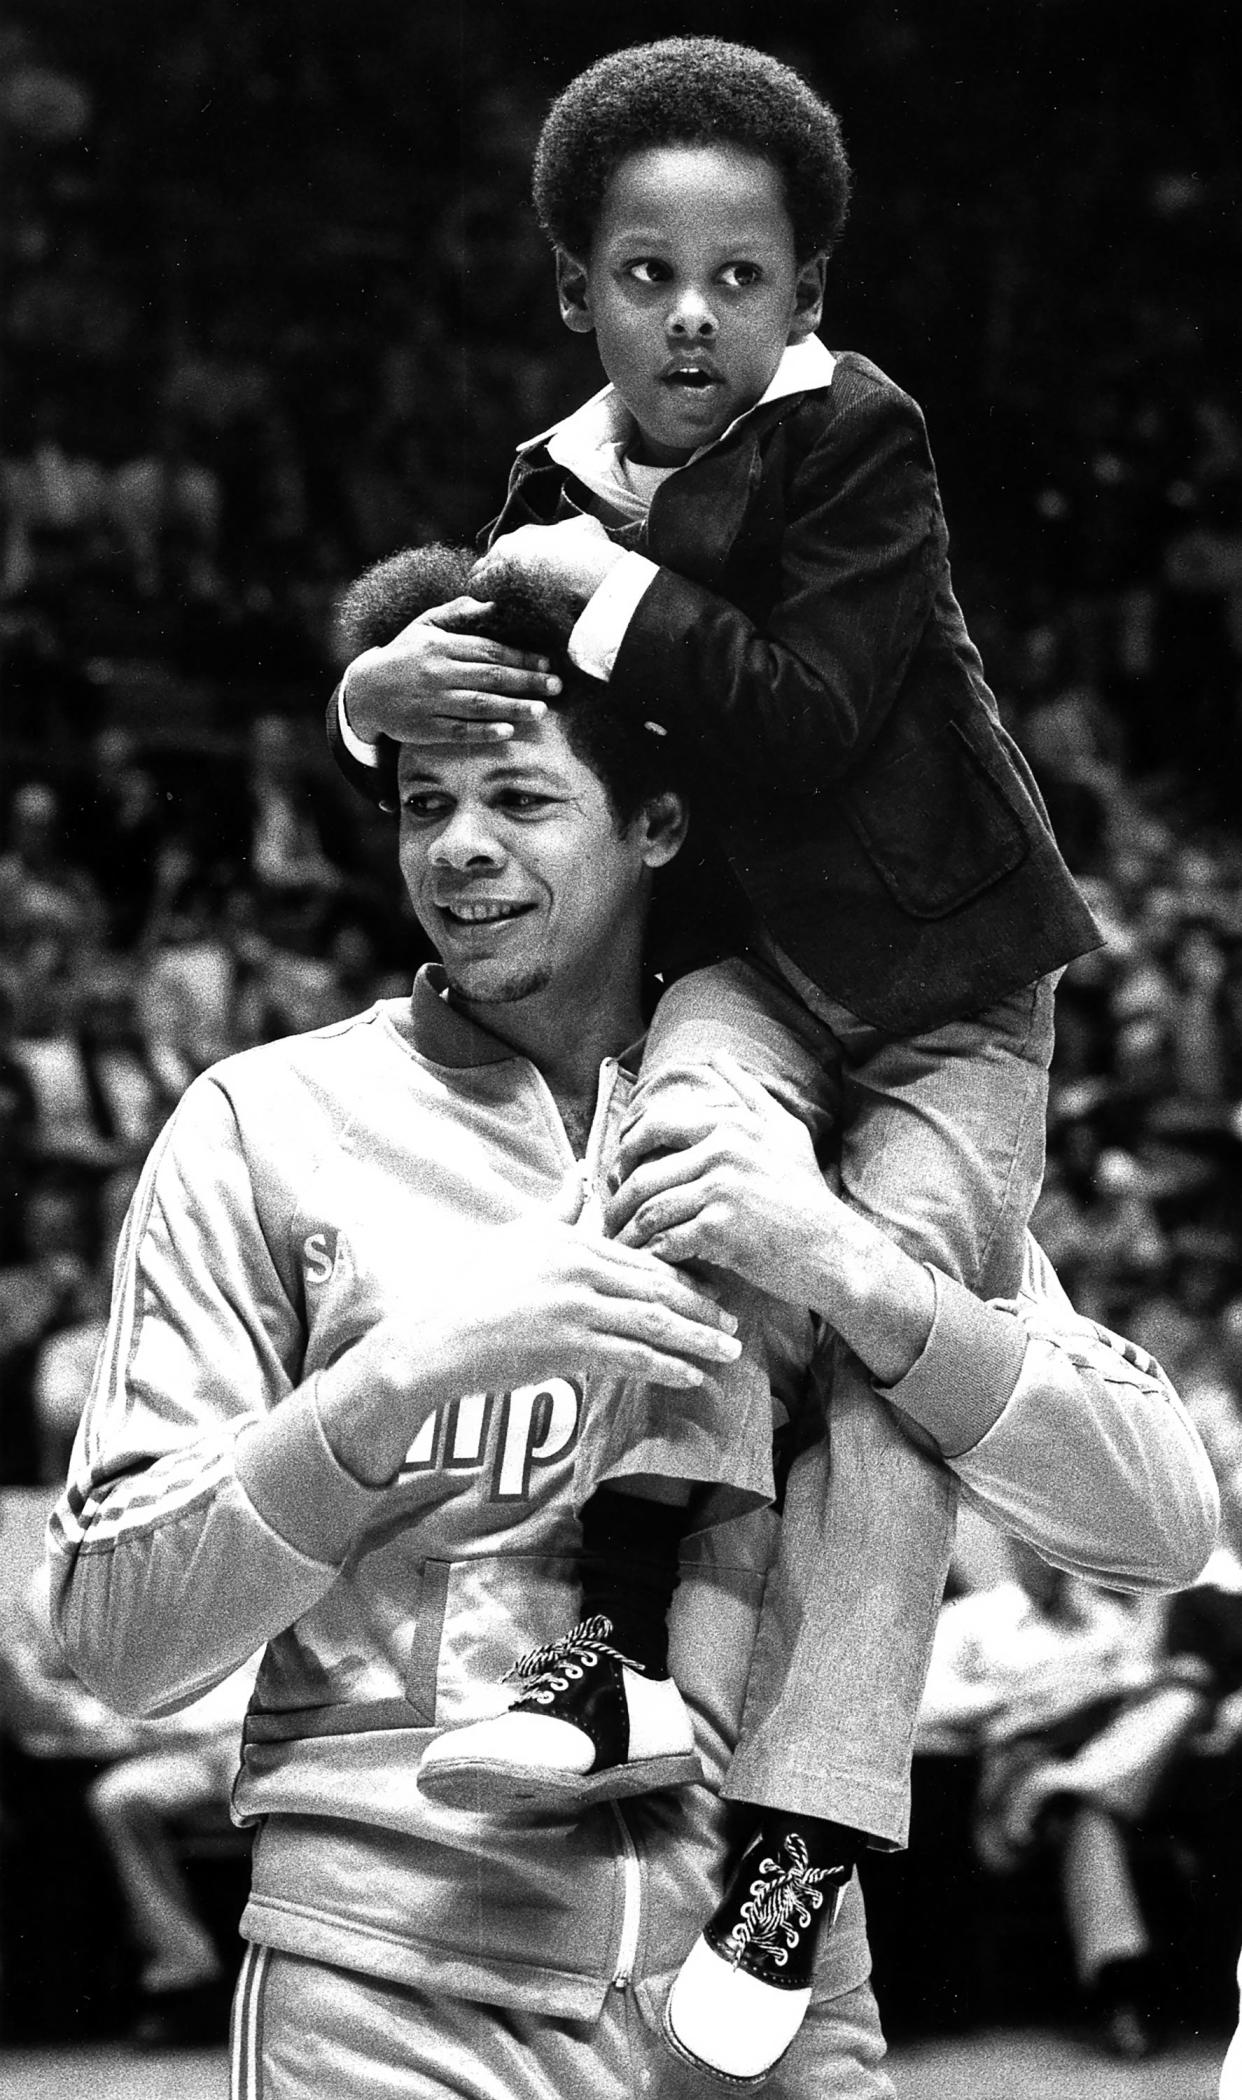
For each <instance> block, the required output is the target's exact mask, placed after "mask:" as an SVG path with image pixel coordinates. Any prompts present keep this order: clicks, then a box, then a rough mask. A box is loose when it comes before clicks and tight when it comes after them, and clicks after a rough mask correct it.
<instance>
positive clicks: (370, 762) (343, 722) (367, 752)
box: [336, 671, 380, 771]
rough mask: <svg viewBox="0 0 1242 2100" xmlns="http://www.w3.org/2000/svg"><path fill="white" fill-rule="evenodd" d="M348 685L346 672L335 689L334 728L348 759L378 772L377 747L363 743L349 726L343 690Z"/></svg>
mask: <svg viewBox="0 0 1242 2100" xmlns="http://www.w3.org/2000/svg"><path fill="white" fill-rule="evenodd" d="M348 684H349V672H348V671H346V673H345V676H344V677H343V678H342V680H341V682H340V684H339V685H338V687H337V689H336V726H337V728H338V729H339V730H340V732H341V742H342V744H343V745H344V746H345V749H346V750H347V751H348V753H349V755H350V757H351V758H356V759H357V761H358V764H359V765H360V766H373V767H374V768H375V769H376V770H377V771H378V769H379V765H380V753H379V745H378V744H367V743H364V742H363V740H362V738H361V737H360V736H356V735H355V733H354V731H353V730H352V729H351V728H350V726H349V716H348V715H347V714H346V712H345V688H346V686H347V685H348Z"/></svg>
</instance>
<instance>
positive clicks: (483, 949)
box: [398, 713, 680, 1011]
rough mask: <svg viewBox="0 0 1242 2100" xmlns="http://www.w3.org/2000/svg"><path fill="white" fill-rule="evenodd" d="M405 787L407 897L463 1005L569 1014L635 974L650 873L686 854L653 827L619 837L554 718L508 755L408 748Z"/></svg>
mask: <svg viewBox="0 0 1242 2100" xmlns="http://www.w3.org/2000/svg"><path fill="white" fill-rule="evenodd" d="M398 787H399V795H400V807H401V844H400V856H401V872H402V875H403V876H404V878H405V886H406V889H407V890H408V892H409V896H410V901H411V903H412V905H413V907H414V911H415V915H416V916H417V918H418V922H419V924H420V925H421V926H422V928H423V930H424V932H425V933H426V934H427V936H428V938H429V939H430V941H431V943H432V945H433V947H434V948H435V950H436V952H437V954H438V955H439V957H440V960H441V962H442V963H443V965H444V969H445V973H446V975H447V978H448V982H449V984H450V986H451V988H452V989H453V991H454V992H456V993H457V995H458V997H459V998H461V999H463V1000H465V1001H467V1002H468V1003H470V1004H471V1005H479V1006H493V1005H511V1004H513V1003H515V1002H518V1001H521V1000H528V999H534V998H536V997H538V995H540V994H541V993H544V992H548V991H551V992H553V993H554V994H555V995H556V998H557V1001H558V1002H559V1001H560V1000H562V999H563V1000H565V1001H566V1002H567V1003H568V1007H569V1009H570V1010H571V1011H572V1009H573V1007H574V1006H575V1005H577V1004H578V1003H579V1002H581V1001H582V1000H584V999H591V1000H598V998H599V997H600V996H601V994H602V993H603V992H605V991H606V990H607V988H608V987H609V985H610V984H612V983H614V982H618V983H619V982H620V981H621V980H622V979H623V978H624V976H625V972H626V968H627V965H628V963H629V962H630V961H631V960H632V961H633V962H634V964H635V965H636V963H637V958H638V957H639V956H640V954H641V947H642V935H643V922H644V917H645V906H646V898H647V887H648V871H649V869H650V868H652V867H654V866H657V865H659V863H660V861H661V860H663V859H667V858H671V856H672V853H673V852H675V851H676V843H672V844H669V843H668V840H667V839H664V840H663V841H662V842H661V841H658V840H657V839H656V838H655V836H654V832H653V827H652V822H651V819H650V817H649V815H648V814H646V813H645V814H643V815H640V816H639V817H638V818H637V819H636V820H635V821H634V823H633V824H632V825H630V826H629V827H628V828H627V829H626V830H624V831H622V830H620V829H619V828H618V825H617V820H616V818H615V817H614V815H613V811H612V806H611V804H610V802H609V800H608V797H607V795H606V793H605V791H604V787H603V784H602V782H601V781H600V780H599V779H598V778H597V776H596V775H595V774H594V773H593V772H592V771H591V769H590V768H589V766H586V765H584V764H583V762H582V760H581V759H580V758H578V757H577V756H576V755H575V753H574V752H573V751H572V750H571V749H570V746H569V744H568V742H567V741H566V738H565V733H564V730H563V728H562V726H561V724H560V722H559V721H558V720H557V717H556V715H555V713H549V714H548V715H546V716H544V717H543V719H542V720H541V721H539V722H538V723H536V724H534V725H532V726H531V728H530V730H529V731H528V732H525V733H524V734H523V735H522V736H521V737H520V738H519V737H515V738H514V739H513V740H512V742H511V743H508V744H505V745H503V746H501V747H497V746H494V745H493V746H478V747H473V748H472V747H469V746H463V747H460V748H458V747H456V746H450V745H444V744H437V745H414V744H407V745H405V746H403V748H402V751H401V757H400V765H399V770H398ZM653 807H654V806H653ZM677 837H678V839H679V838H680V830H679V831H678V833H677Z"/></svg>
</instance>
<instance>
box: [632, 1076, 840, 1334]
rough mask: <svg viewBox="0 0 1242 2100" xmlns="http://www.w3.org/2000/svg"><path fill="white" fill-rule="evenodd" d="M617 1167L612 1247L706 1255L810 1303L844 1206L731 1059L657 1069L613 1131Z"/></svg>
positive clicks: (795, 1301)
mask: <svg viewBox="0 0 1242 2100" xmlns="http://www.w3.org/2000/svg"><path fill="white" fill-rule="evenodd" d="M709 1071H710V1081H709V1079H708V1077H707V1074H708V1073H709ZM617 1166H618V1170H619V1172H620V1173H621V1174H622V1175H623V1176H624V1177H625V1179H624V1180H623V1182H622V1185H621V1187H620V1188H619V1190H618V1191H617V1193H616V1195H615V1196H613V1198H612V1200H611V1202H610V1203H609V1205H608V1209H607V1211H606V1213H605V1225H606V1228H607V1230H608V1231H609V1232H610V1233H611V1234H613V1235H615V1237H616V1239H617V1241H618V1242H619V1244H620V1245H621V1246H625V1247H642V1248H645V1249H646V1250H647V1251H648V1252H649V1253H652V1254H658V1255H659V1256H660V1257H661V1258H662V1259H663V1260H664V1261H670V1262H710V1263H712V1264H714V1265H715V1266H717V1267H719V1268H724V1269H730V1270H732V1271H733V1273H734V1275H737V1276H743V1277H745V1278H746V1279H747V1281H748V1282H750V1283H754V1284H757V1285H758V1286H759V1288H760V1289H761V1290H765V1291H768V1292H770V1293H771V1295H772V1296H773V1297H776V1298H783V1299H784V1300H785V1301H786V1302H787V1303H788V1304H791V1305H798V1306H811V1305H813V1304H814V1303H815V1288H816V1286H817V1284H819V1283H820V1282H822V1260H821V1259H820V1258H819V1257H820V1251H821V1249H822V1247H823V1245H824V1243H825V1241H826V1239H827V1238H828V1237H829V1235H830V1233H831V1229H832V1225H833V1221H834V1214H835V1213H836V1212H839V1211H841V1210H842V1208H843V1206H842V1205H841V1203H840V1202H839V1199H838V1198H837V1197H836V1196H834V1195H833V1194H832V1193H831V1191H830V1190H829V1189H828V1188H827V1187H826V1186H825V1183H824V1179H823V1176H822V1174H821V1172H820V1168H819V1165H818V1163H817V1161H816V1158H815V1152H814V1148H813V1146H812V1144H811V1139H810V1135H809V1133H808V1132H807V1130H806V1129H805V1128H804V1126H803V1125H802V1124H801V1123H800V1122H798V1120H797V1118H796V1117H794V1116H791V1115H790V1114H789V1113H788V1111H787V1110H786V1109H784V1108H782V1107H781V1106H780V1104H779V1103H778V1102H776V1101H774V1100H773V1099H772V1097H771V1095H770V1094H768V1093H766V1092H765V1090H764V1089H763V1087H761V1086H760V1084H759V1082H758V1080H756V1079H752V1078H751V1076H750V1074H749V1073H748V1072H746V1071H744V1070H743V1068H742V1067H741V1065H739V1064H738V1063H737V1062H736V1061H735V1060H734V1059H733V1058H731V1057H726V1056H725V1055H723V1054H722V1055H720V1056H719V1057H716V1058H713V1059H712V1061H711V1065H710V1068H709V1067H702V1068H699V1070H698V1071H697V1073H696V1075H695V1081H694V1084H693V1085H692V1086H689V1087H683V1086H680V1085H678V1083H677V1075H676V1074H675V1073H670V1074H668V1075H667V1076H665V1075H662V1076H661V1080H660V1082H658V1083H657V1086H656V1088H655V1089H654V1090H653V1094H652V1098H651V1104H650V1106H649V1107H647V1108H646V1109H644V1110H642V1111H641V1112H640V1113H639V1114H638V1115H636V1116H635V1117H634V1118H633V1119H632V1120H631V1121H630V1122H629V1123H628V1124H627V1126H626V1128H625V1130H624V1131H623V1133H622V1138H621V1143H620V1146H619V1147H618V1155H617ZM808 1255H810V1256H811V1257H812V1259H810V1260H808V1259H807V1256H808Z"/></svg>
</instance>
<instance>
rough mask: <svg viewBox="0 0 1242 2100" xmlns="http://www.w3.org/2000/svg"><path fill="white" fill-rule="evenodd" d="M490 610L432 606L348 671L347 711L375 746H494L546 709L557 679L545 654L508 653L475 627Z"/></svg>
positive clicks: (455, 603) (476, 603) (474, 605)
mask: <svg viewBox="0 0 1242 2100" xmlns="http://www.w3.org/2000/svg"><path fill="white" fill-rule="evenodd" d="M491 610H492V608H491V606H490V605H488V604H486V603H484V602H481V601H480V600H479V599H477V598H453V599H450V600H449V602H448V603H447V604H446V605H433V606H431V607H430V608H429V609H428V611H426V612H425V613H420V614H419V616H418V618H417V619H416V620H411V622H410V624H409V626H408V627H403V628H402V630H401V632H400V634H398V635H396V636H395V637H394V638H393V640H392V641H391V642H387V643H385V644H384V646H383V647H382V648H375V649H365V650H364V651H363V653H362V655H361V656H356V657H355V658H354V660H353V662H352V663H351V664H350V666H349V669H348V670H347V671H346V673H345V695H344V697H345V714H346V717H347V719H348V722H349V726H350V728H351V729H352V731H353V732H354V735H355V736H357V737H360V738H361V739H362V740H363V741H364V742H366V743H371V744H373V743H374V742H375V741H376V739H377V737H381V736H387V737H391V738H392V739H393V741H394V743H398V744H404V743H426V742H432V741H436V740H442V741H444V742H448V743H470V744H475V743H498V742H503V741H504V740H505V739H507V738H509V737H512V735H513V734H514V731H515V729H517V728H520V727H521V726H522V725H523V724H524V723H529V722H532V721H535V720H537V719H538V717H539V716H540V715H542V714H544V713H545V712H546V705H547V697H548V695H550V694H555V693H559V691H560V689H561V682H560V679H559V678H556V677H554V676H553V675H552V673H551V666H550V664H549V662H548V659H547V657H545V656H540V655H539V654H538V653H537V652H535V651H532V650H529V649H511V648H509V647H507V645H506V644H505V643H503V642H494V641H491V640H490V639H489V638H488V637H487V636H486V635H482V634H479V633H478V632H477V631H476V630H477V628H478V625H479V621H480V619H482V618H484V617H485V616H486V614H487V613H489V612H490V611H491Z"/></svg>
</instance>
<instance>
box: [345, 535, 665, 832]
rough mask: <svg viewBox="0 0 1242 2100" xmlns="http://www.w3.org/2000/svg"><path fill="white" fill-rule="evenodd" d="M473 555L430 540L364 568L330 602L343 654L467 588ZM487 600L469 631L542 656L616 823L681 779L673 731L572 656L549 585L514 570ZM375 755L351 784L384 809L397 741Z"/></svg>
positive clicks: (561, 711) (570, 733) (573, 745)
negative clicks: (644, 716)
mask: <svg viewBox="0 0 1242 2100" xmlns="http://www.w3.org/2000/svg"><path fill="white" fill-rule="evenodd" d="M477 561H478V556H477V555H476V554H475V553H474V552H473V551H472V550H471V549H470V548H469V547H453V546H448V545H443V544H436V545H431V546H423V547H404V548H402V550H401V551H400V553H398V554H392V555H389V556H388V558H387V559H386V560H384V561H379V562H376V563H374V564H373V566H372V567H371V568H369V569H366V570H364V572H363V574H362V575H361V576H359V577H357V578H355V580H354V582H353V583H351V584H350V585H349V586H348V588H347V589H346V590H345V591H344V593H343V594H342V596H341V597H340V599H339V600H338V602H337V605H336V608H335V618H334V640H335V643H336V648H337V652H338V654H339V657H340V659H341V661H342V662H345V661H348V660H350V659H352V658H353V657H355V656H360V655H361V654H362V651H363V650H364V649H376V648H383V647H384V646H385V644H386V643H388V642H391V641H393V640H395V638H396V637H397V635H399V634H400V633H401V631H402V629H403V628H405V627H408V626H409V624H410V622H411V620H416V619H418V618H419V616H420V615H421V614H422V613H425V612H430V611H431V609H432V607H433V606H437V605H447V604H448V603H449V601H450V600H451V599H454V598H472V597H474V596H475V595H476V593H475V589H474V587H473V574H474V570H475V567H476V564H477ZM489 603H490V610H489V611H488V612H487V614H486V615H485V617H484V618H483V620H482V621H481V623H480V625H479V626H478V628H477V629H476V630H475V631H476V632H477V633H480V634H485V635H487V636H488V637H489V638H490V639H491V640H492V641H497V642H506V643H508V644H509V645H510V646H511V647H513V648H515V649H528V650H533V651H537V652H539V653H541V654H546V655H547V656H548V658H549V659H550V661H551V663H552V667H553V669H554V670H555V671H556V672H557V674H558V676H559V677H560V680H561V691H560V693H559V694H556V695H550V696H549V698H548V706H549V708H550V709H551V710H552V712H553V713H554V714H556V715H558V716H559V718H560V721H561V724H562V727H563V728H564V732H565V739H566V742H567V743H568V745H569V748H570V750H571V751H573V752H574V753H575V754H576V756H577V757H578V758H580V759H581V760H582V762H583V764H584V765H586V766H589V767H590V769H591V771H592V772H593V773H594V774H596V776H597V777H598V778H599V780H600V781H602V783H603V786H604V790H605V792H606V794H607V796H608V799H609V802H610V803H611V805H612V810H613V814H614V816H615V817H616V819H617V822H618V823H619V824H620V825H622V826H625V825H627V824H629V823H630V822H631V821H632V820H633V819H634V818H635V817H636V816H637V815H638V813H639V811H640V810H641V809H642V807H643V805H644V804H645V803H646V802H648V801H650V800H651V798H652V797H653V796H655V795H661V794H664V793H665V792H666V791H667V790H669V789H670V788H674V789H679V788H680V787H681V785H682V771H683V768H682V763H681V759H680V755H679V753H678V750H677V748H676V743H675V740H674V739H673V738H671V737H665V736H663V735H661V736H655V735H653V734H651V733H650V731H649V729H648V726H647V725H646V724H645V723H643V722H641V721H640V720H639V719H638V718H637V717H636V716H635V715H634V714H633V712H632V711H631V710H629V709H627V708H625V707H624V706H622V705H621V704H620V703H619V702H618V701H616V700H614V699H613V697H612V696H611V694H610V693H609V690H608V687H607V686H606V685H604V684H601V683H600V682H599V681H598V680H596V679H594V678H589V677H588V676H587V675H586V674H585V672H582V671H579V670H578V669H576V667H575V666H574V665H573V664H572V663H570V661H569V658H568V656H567V655H566V653H565V647H566V643H567V641H568V637H569V631H570V628H571V627H572V625H573V615H572V614H571V613H567V612H566V610H565V607H564V605H563V603H562V602H561V600H560V598H559V597H558V595H557V594H556V593H555V592H552V593H547V592H544V591H542V590H541V589H540V587H539V585H538V583H537V582H535V581H532V580H529V579H525V578H518V577H514V578H511V579H510V580H509V581H508V582H507V583H505V584H504V585H503V586H502V587H500V588H499V589H498V590H496V591H494V592H491V593H489ZM379 755H380V763H379V765H378V766H377V767H376V768H375V769H374V771H373V772H372V773H371V774H370V775H369V776H368V777H367V778H366V779H365V780H363V779H362V778H361V777H356V778H355V785H356V786H357V787H358V789H359V792H360V793H362V794H365V795H366V796H367V798H368V800H369V801H372V802H375V803H377V804H378V805H379V807H380V808H381V809H383V810H387V811H388V812H389V813H391V812H392V811H394V810H395V809H396V807H397V760H398V747H397V745H396V744H394V743H392V742H391V741H390V739H389V738H387V737H381V738H380V740H379Z"/></svg>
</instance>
